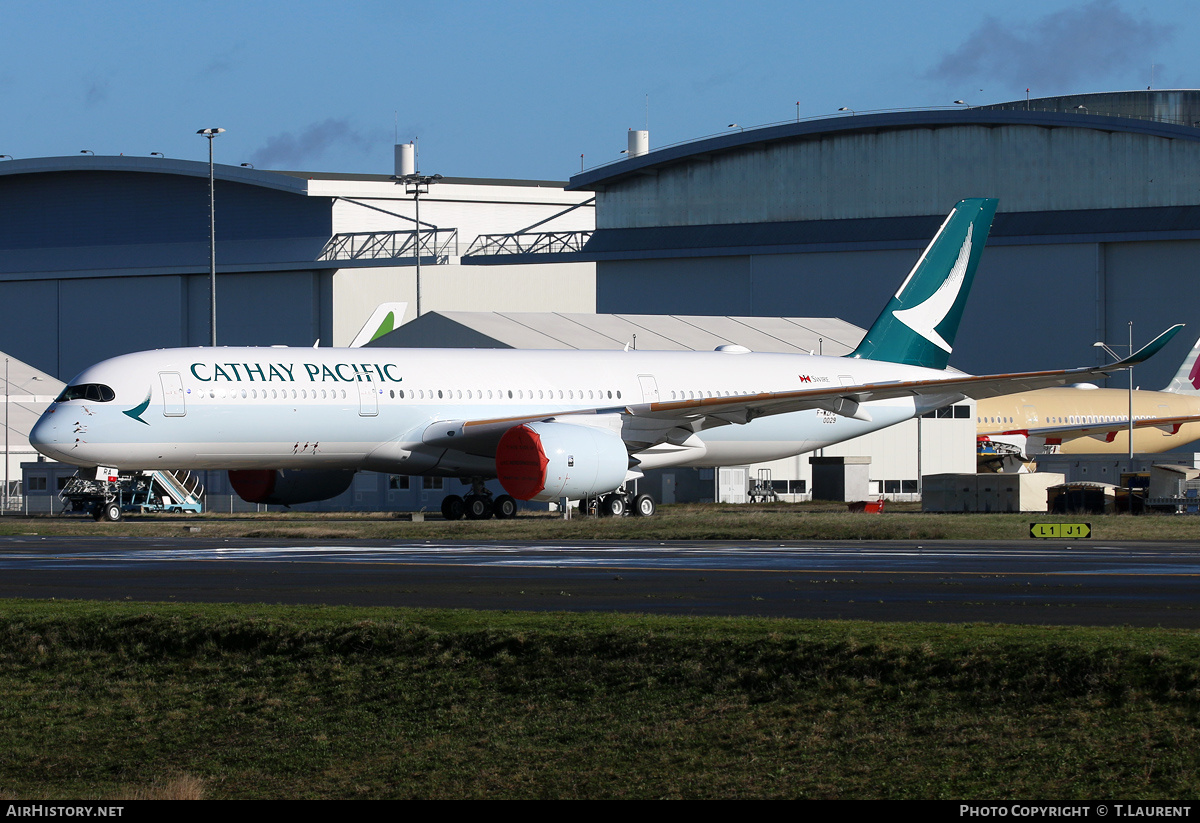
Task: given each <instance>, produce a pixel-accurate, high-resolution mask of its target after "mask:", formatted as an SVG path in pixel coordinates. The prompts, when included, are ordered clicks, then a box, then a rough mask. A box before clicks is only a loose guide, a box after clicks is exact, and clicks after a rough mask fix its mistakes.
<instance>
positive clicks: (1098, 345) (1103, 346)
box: [1092, 320, 1133, 472]
mask: <svg viewBox="0 0 1200 823" xmlns="http://www.w3.org/2000/svg"><path fill="white" fill-rule="evenodd" d="M1118 345H1119V344H1118ZM1092 346H1093V347H1096V348H1101V349H1104V350H1105V351H1106V352H1108V355H1109V357H1111V358H1112V359H1113V360H1120V359H1121V357H1120V355H1118V354H1117V353H1116V352H1115V351H1113V350H1112V349H1110V348H1109V347H1108V344H1106V343H1104V342H1101V341H1097V342H1095V343H1093V344H1092ZM1129 356H1130V357H1132V356H1133V321H1132V320H1130V321H1129ZM1127 371H1128V373H1129V471H1131V472H1132V471H1133V369H1132V368H1129V369H1128V370H1127Z"/></svg>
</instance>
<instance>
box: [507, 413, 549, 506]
mask: <svg viewBox="0 0 1200 823" xmlns="http://www.w3.org/2000/svg"><path fill="white" fill-rule="evenodd" d="M549 462H550V461H549V460H548V459H547V458H546V452H545V450H544V449H543V448H542V438H541V437H540V436H538V433H537V432H535V431H534V430H533V429H531V428H529V427H528V426H513V427H512V428H511V429H509V430H508V431H506V432H505V433H504V436H503V437H501V438H500V444H499V445H498V446H497V447H496V475H497V476H498V477H499V478H500V485H501V486H503V487H504V490H505V491H506V492H508V493H509V494H511V495H512V496H513V497H515V498H517V499H518V500H532V499H533V498H534V497H536V496H537V495H539V494H541V492H542V490H543V489H545V488H546V466H547V465H548V464H549Z"/></svg>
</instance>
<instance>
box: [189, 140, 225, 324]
mask: <svg viewBox="0 0 1200 823" xmlns="http://www.w3.org/2000/svg"><path fill="white" fill-rule="evenodd" d="M224 131H225V129H200V130H199V131H197V132H196V134H203V135H204V136H205V137H207V138H208V307H209V312H210V314H209V331H210V332H211V335H212V338H211V340H212V342H211V345H212V346H213V347H216V345H217V210H216V197H215V189H214V185H213V178H214V175H213V138H214V137H216V136H217V135H218V134H221V133H223V132H224Z"/></svg>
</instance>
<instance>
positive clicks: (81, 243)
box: [0, 156, 334, 380]
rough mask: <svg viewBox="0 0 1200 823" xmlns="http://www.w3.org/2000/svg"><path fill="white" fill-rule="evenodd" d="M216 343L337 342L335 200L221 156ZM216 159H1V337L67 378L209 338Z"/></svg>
mask: <svg viewBox="0 0 1200 823" xmlns="http://www.w3.org/2000/svg"><path fill="white" fill-rule="evenodd" d="M216 177H217V179H216V181H215V198H216V203H217V210H216V215H217V219H216V227H217V228H216V237H217V255H218V257H217V342H218V344H219V345H227V346H236V345H270V344H276V343H278V344H286V345H294V346H311V345H312V344H313V342H314V341H316V340H317V339H318V338H320V339H324V340H330V339H331V338H332V334H333V322H332V277H333V272H334V270H333V269H328V268H320V267H319V266H318V264H316V263H315V262H314V261H316V259H317V257H318V255H319V253H320V251H321V249H322V247H323V246H324V244H325V243H326V242H327V241H328V240H329V238H330V236H331V234H332V204H331V201H330V199H329V198H322V197H309V196H307V194H306V190H307V184H306V182H305V181H304V180H302V179H299V178H293V177H289V176H286V175H282V174H278V173H272V172H257V171H254V170H250V169H243V168H240V167H238V168H234V167H228V166H218V167H217V175H216ZM208 202H209V201H208V164H207V163H195V162H189V161H179V160H164V159H160V158H153V157H152V158H133V157H91V156H85V157H80V158H75V157H67V158H39V159H35V160H10V161H5V162H0V349H2V350H4V351H6V352H8V353H9V354H11V355H13V356H14V357H17V358H18V359H21V360H24V361H25V362H27V363H30V364H31V365H33V366H35V367H36V368H39V369H42V370H43V371H46V372H48V373H50V374H53V375H55V376H57V377H58V378H60V379H62V380H68V379H70V378H71V377H72V376H73V375H75V374H76V373H77V372H79V371H80V370H81V369H83V368H85V367H86V366H88V365H91V364H92V363H95V362H96V361H98V360H100V359H103V358H105V357H109V356H113V355H116V354H121V353H124V352H129V351H137V350H141V349H149V348H166V347H174V346H198V345H208V344H209V341H210V332H209V314H210V309H209V275H208V271H209V256H208V255H209V237H208V231H209V219H208Z"/></svg>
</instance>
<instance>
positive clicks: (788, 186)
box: [568, 91, 1200, 388]
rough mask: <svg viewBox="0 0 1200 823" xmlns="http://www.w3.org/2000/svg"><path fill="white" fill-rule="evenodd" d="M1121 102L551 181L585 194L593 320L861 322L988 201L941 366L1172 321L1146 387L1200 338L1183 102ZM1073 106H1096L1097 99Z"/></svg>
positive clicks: (1184, 98) (911, 117)
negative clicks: (591, 216)
mask: <svg viewBox="0 0 1200 823" xmlns="http://www.w3.org/2000/svg"><path fill="white" fill-rule="evenodd" d="M1131 95H1133V96H1148V97H1149V98H1152V99H1148V100H1146V101H1144V102H1145V103H1146V105H1144V106H1142V107H1141V108H1140V109H1139V111H1143V110H1144V111H1145V112H1149V114H1148V115H1146V116H1129V115H1128V113H1125V114H1123V115H1122V116H1112V115H1109V114H1094V113H1087V114H1084V113H1079V112H1077V111H1076V110H1075V109H1074V108H1070V109H1068V110H1066V111H1063V110H1059V111H1042V110H1037V109H1038V107H1039V104H1040V103H1044V101H1036V100H1035V101H1031V104H1032V105H1031V108H1030V110H1019V111H1017V110H1001V109H969V110H952V111H935V112H900V113H887V114H878V115H857V116H852V117H851V116H847V117H836V118H828V119H823V120H818V121H812V122H801V123H790V124H784V125H778V126H772V127H765V128H761V129H750V130H746V131H745V132H735V133H731V134H728V135H721V136H719V137H715V138H707V139H704V140H699V141H696V142H694V143H688V144H684V145H679V146H673V147H668V148H665V149H661V150H658V151H653V152H650V153H648V154H645V155H642V156H640V157H635V158H630V159H627V160H622V161H619V162H617V163H613V164H609V165H607V166H603V167H600V168H598V169H594V170H590V171H587V172H584V173H581V174H579V175H576V176H575V177H573V178H572V179H571V183H570V185H569V186H568V188H570V189H576V190H591V191H595V192H596V196H597V200H596V217H597V230H596V232H595V233H594V234H593V236H592V238H591V239H590V240H589V242H588V243H587V244H586V245H585V247H584V250H583V252H582V254H581V257H582V258H583V259H590V260H594V261H596V263H597V277H596V285H597V311H599V312H604V313H610V312H611V313H629V312H642V313H647V314H659V313H662V314H668V313H688V314H710V315H765V316H780V315H800V316H813V315H819V316H836V317H840V318H842V319H844V320H846V321H849V322H851V323H854V324H856V325H859V326H862V327H867V326H869V325H870V323H871V322H872V321H873V320H874V318H875V315H876V314H877V312H878V311H879V310H880V308H882V306H883V305H884V304H885V303H886V301H887V299H888V297H889V296H890V295H891V294H892V293H893V292H894V291H895V290H896V288H897V287H898V286H899V284H900V282H901V281H902V279H903V278H904V276H905V275H906V274H907V273H908V271H909V269H910V268H911V267H912V265H913V264H914V263H915V261H916V260H917V257H918V256H919V254H920V251H921V249H922V248H924V246H925V244H926V243H927V242H928V241H929V239H930V238H932V236H933V235H934V233H935V232H936V231H937V228H938V226H939V225H940V223H941V221H942V220H943V219H944V217H945V215H946V213H947V212H948V211H949V210H950V208H951V207H952V206H953V205H954V203H955V202H957V201H958V200H960V199H962V198H965V197H997V198H998V199H999V201H1000V202H999V210H998V213H997V216H996V220H995V223H994V225H993V230H992V233H991V236H990V238H989V241H988V247H987V250H986V252H985V253H984V255H983V259H982V263H981V266H980V269H979V273H978V275H977V277H976V281H975V287H974V290H973V293H972V296H971V299H970V301H969V303H968V305H967V309H966V313H965V314H964V317H963V325H962V328H961V329H960V332H959V338H958V342H957V345H956V347H955V352H954V356H953V358H952V360H951V362H952V365H954V366H957V367H958V368H961V369H964V370H966V371H970V372H974V373H988V372H1000V371H1009V370H1018V369H1022V370H1023V369H1038V368H1049V367H1058V366H1078V365H1087V364H1091V363H1094V362H1099V359H1100V357H1101V356H1102V355H1101V354H1099V352H1098V350H1095V349H1093V348H1092V343H1093V342H1094V341H1096V340H1106V341H1108V342H1110V343H1113V344H1118V343H1122V342H1123V341H1125V340H1126V338H1127V335H1128V323H1129V322H1130V321H1132V322H1133V323H1134V338H1135V342H1146V341H1147V340H1149V338H1150V337H1151V336H1152V335H1154V334H1157V333H1158V332H1159V331H1161V330H1162V329H1163V328H1165V327H1166V326H1168V325H1171V324H1173V323H1178V322H1184V323H1187V324H1188V328H1187V329H1186V330H1185V333H1184V334H1181V335H1179V337H1178V338H1177V339H1176V340H1174V341H1172V343H1171V344H1170V347H1169V348H1168V349H1167V350H1165V351H1164V352H1163V353H1162V354H1161V355H1159V356H1158V357H1157V358H1155V359H1154V360H1153V361H1151V362H1150V363H1148V364H1147V365H1146V366H1143V367H1139V368H1138V369H1137V374H1136V376H1135V381H1136V382H1137V384H1139V385H1141V386H1143V387H1144V388H1160V387H1161V386H1163V385H1165V384H1166V383H1167V382H1168V380H1169V379H1170V377H1171V376H1172V374H1173V373H1174V370H1175V369H1176V368H1177V367H1178V364H1179V362H1180V361H1181V360H1182V359H1183V357H1184V355H1185V353H1186V352H1187V350H1188V348H1190V346H1191V344H1192V343H1193V342H1194V341H1195V340H1196V338H1197V336H1200V289H1198V288H1197V286H1198V285H1200V128H1197V127H1196V126H1194V125H1192V123H1194V122H1200V92H1196V91H1185V92H1135V93H1124V94H1123V95H1122V96H1121V99H1124V98H1127V97H1129V96H1131ZM1064 99H1066V98H1064ZM1068 102H1071V103H1075V102H1077V101H1075V100H1074V99H1073V98H1072V99H1069V100H1068ZM1126 102H1127V101H1126ZM1054 103H1055V104H1058V103H1062V101H1061V100H1055V101H1054ZM1087 103H1088V110H1089V111H1090V112H1097V111H1107V108H1105V103H1106V100H1105V96H1104V95H1092V96H1089V99H1088V101H1087ZM1062 105H1063V106H1065V105H1066V104H1065V103H1062ZM1060 108H1061V106H1060ZM1155 112H1166V114H1164V115H1163V116H1162V117H1161V118H1157V119H1156V117H1155V116H1153V115H1154V113H1155ZM1118 113H1120V112H1118ZM735 342H736V341H735ZM1113 385H1124V377H1116V378H1114V379H1113Z"/></svg>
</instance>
